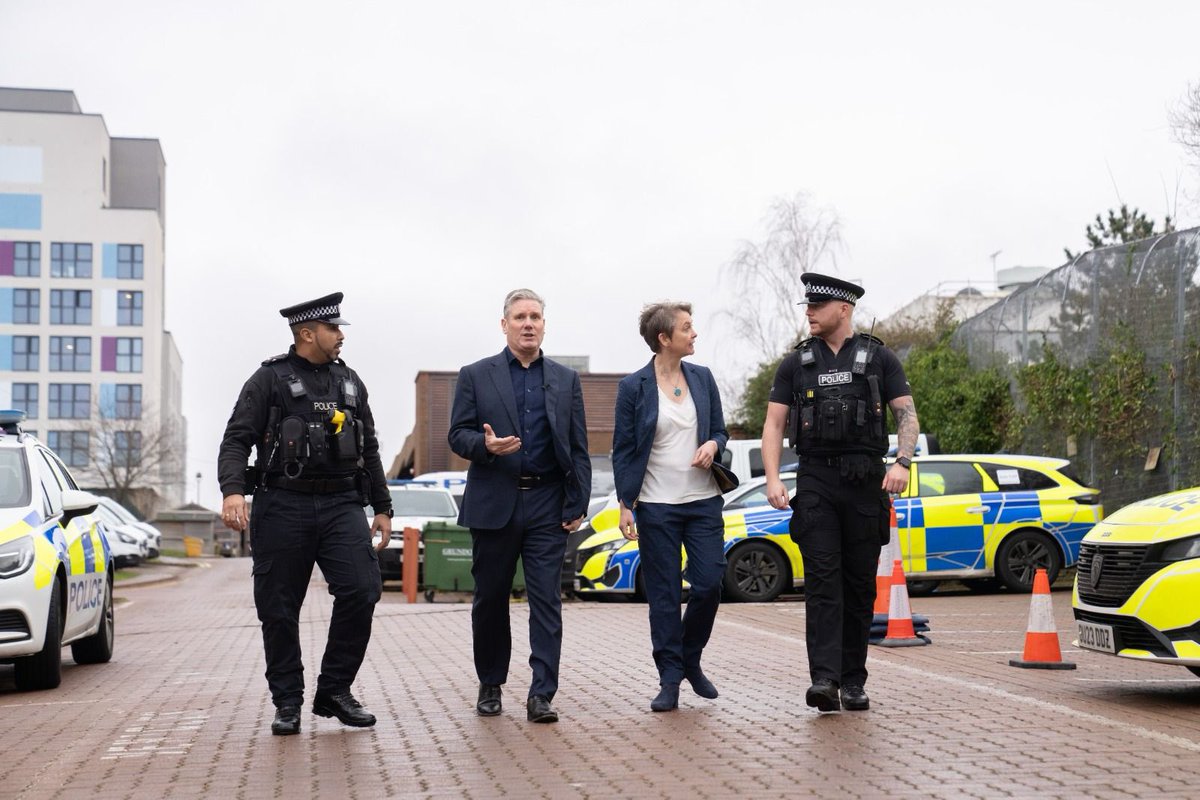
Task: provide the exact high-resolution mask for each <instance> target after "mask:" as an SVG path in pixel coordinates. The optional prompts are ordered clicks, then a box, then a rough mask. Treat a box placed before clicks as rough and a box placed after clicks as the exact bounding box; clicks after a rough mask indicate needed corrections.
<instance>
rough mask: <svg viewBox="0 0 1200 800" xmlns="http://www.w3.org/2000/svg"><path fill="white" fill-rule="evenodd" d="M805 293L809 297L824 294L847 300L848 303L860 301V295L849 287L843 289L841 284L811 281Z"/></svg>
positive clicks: (835, 298)
mask: <svg viewBox="0 0 1200 800" xmlns="http://www.w3.org/2000/svg"><path fill="white" fill-rule="evenodd" d="M805 294H806V295H807V296H809V297H811V296H812V295H824V296H826V297H832V298H833V299H834V300H845V301H846V302H847V303H855V302H858V295H856V294H855V293H854V292H852V291H850V290H849V289H843V288H841V287H839V286H822V285H820V284H817V283H810V284H809V285H808V286H807V287H806V292H805Z"/></svg>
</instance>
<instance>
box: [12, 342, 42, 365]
mask: <svg viewBox="0 0 1200 800" xmlns="http://www.w3.org/2000/svg"><path fill="white" fill-rule="evenodd" d="M12 348H13V351H12V368H13V372H37V371H38V351H39V350H40V347H39V340H38V337H36V336H14V337H13V338H12Z"/></svg>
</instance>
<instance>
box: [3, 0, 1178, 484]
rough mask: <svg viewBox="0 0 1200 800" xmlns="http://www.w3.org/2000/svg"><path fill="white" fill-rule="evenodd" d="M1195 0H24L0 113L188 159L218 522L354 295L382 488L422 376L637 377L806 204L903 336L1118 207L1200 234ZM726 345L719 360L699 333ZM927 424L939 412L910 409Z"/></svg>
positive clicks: (702, 350)
mask: <svg viewBox="0 0 1200 800" xmlns="http://www.w3.org/2000/svg"><path fill="white" fill-rule="evenodd" d="M1198 23H1200V4H1196V3H1186V2H1178V3H1145V4H1142V5H1133V4H1130V3H1128V2H1122V3H1116V2H1108V3H1098V2H1055V3H1046V2H1036V3H1034V2H1029V3H1025V2H1004V3H992V4H987V5H986V6H985V5H983V4H979V3H957V2H954V3H951V2H947V3H924V4H921V5H920V6H918V5H917V4H914V3H894V2H879V3H854V4H847V3H836V4H835V3H832V2H827V3H820V4H816V3H805V2H798V1H797V0H787V1H783V2H749V1H747V0H741V2H705V1H703V0H688V2H652V1H651V0H640V1H639V2H620V3H619V2H609V3H601V2H592V3H572V2H564V0H557V2H497V0H491V1H490V2H469V3H468V2H459V3H455V2H443V3H430V2H421V3H413V2H395V1H393V2H370V3H367V2H344V3H330V2H321V3H316V2H299V1H298V0H290V2H270V3H267V2H258V3H255V2H247V0H239V2H228V1H226V0H208V1H207V2H203V3H182V2H162V0H157V1H156V2H148V1H147V2H140V1H139V2H134V1H132V0H130V1H127V2H121V1H119V0H106V2H104V3H95V2H92V1H91V0H85V1H76V2H55V0H44V1H43V2H30V0H0V85H5V86H16V87H33V88H48V89H70V90H74V91H75V93H76V96H77V97H78V99H79V102H80V105H81V106H82V108H83V110H84V111H85V112H87V113H98V114H102V115H103V116H104V118H105V122H106V124H107V126H108V130H109V132H110V133H111V134H112V135H113V136H135V137H140V136H144V137H154V138H158V139H159V140H161V142H162V148H163V152H164V153H165V156H166V160H167V264H166V269H167V281H166V285H167V298H166V327H167V328H168V329H169V330H170V331H171V332H172V334H173V335H174V336H175V339H176V342H177V344H178V346H179V349H180V352H181V353H182V355H183V360H184V409H183V411H184V413H185V415H186V416H187V418H188V424H189V441H188V461H187V464H188V474H189V476H191V477H190V478H189V484H188V498H189V499H194V498H195V480H194V476H195V474H196V473H197V472H200V473H202V475H203V481H202V482H203V491H202V493H201V499H202V501H203V502H205V503H206V504H207V505H209V506H212V507H216V506H217V505H218V504H219V491H218V488H217V485H216V480H215V472H216V452H217V447H218V444H219V440H220V436H221V432H222V430H223V427H224V424H225V420H226V419H227V417H228V414H229V410H230V408H231V407H232V404H233V401H234V399H235V397H236V395H237V392H238V388H239V387H240V386H241V384H242V383H243V382H244V380H245V379H246V378H247V377H248V376H249V375H250V373H251V372H252V371H253V370H254V369H255V368H256V367H257V365H258V364H259V362H260V361H261V360H262V359H263V358H265V357H267V356H269V355H272V354H274V353H277V352H280V351H282V350H283V349H285V348H286V346H287V344H288V342H289V341H290V339H289V336H288V331H287V328H286V327H285V325H284V322H283V320H282V319H281V318H280V317H279V316H278V314H277V310H278V309H279V308H281V307H283V306H286V305H291V304H293V303H296V302H299V301H302V300H305V299H308V298H311V297H316V296H318V295H321V294H325V293H327V292H331V291H343V292H345V293H346V301H345V304H344V306H343V315H344V316H346V317H347V318H348V319H350V320H351V322H352V323H353V325H352V326H351V327H349V328H347V329H346V333H347V340H346V347H345V349H344V351H343V353H344V356H345V359H346V361H347V362H348V363H349V364H350V365H351V366H353V367H354V368H355V369H357V370H358V371H359V373H360V374H361V375H362V376H363V378H364V380H365V381H366V383H367V386H368V388H369V390H370V392H371V399H372V407H373V409H374V412H375V418H376V422H377V425H378V428H379V435H380V440H381V442H382V447H383V452H384V462H385V464H387V463H389V462H390V461H391V458H392V456H393V455H394V454H395V453H396V451H397V450H398V449H399V448H400V446H401V444H402V443H403V440H404V437H405V435H407V433H408V432H409V431H410V430H411V429H412V426H413V422H414V418H413V408H414V391H413V380H414V378H415V376H416V373H417V372H418V371H419V370H422V369H429V370H447V369H457V368H458V367H459V366H461V365H462V364H464V363H466V362H469V361H473V360H475V359H477V358H479V357H482V356H484V355H487V354H489V353H492V352H495V351H498V350H499V349H500V347H501V346H502V345H503V338H502V335H501V333H500V330H499V318H500V313H501V310H500V303H501V300H502V298H503V296H504V294H505V293H506V292H507V291H508V290H509V289H512V288H514V287H517V286H529V287H532V288H534V289H536V290H537V291H539V292H540V293H542V294H543V296H545V298H546V300H547V309H546V317H547V335H546V342H545V349H546V351H547V352H548V353H550V354H571V355H589V356H591V366H592V369H593V371H598V372H628V371H631V370H633V369H636V368H637V367H639V366H641V365H642V364H643V363H644V362H645V361H646V359H647V358H648V357H649V351H648V350H647V349H646V346H645V344H644V343H643V342H642V341H641V340H640V339H639V338H638V336H637V330H636V324H637V323H636V320H637V313H638V311H639V310H640V307H641V305H642V304H643V303H644V302H646V301H649V300H656V299H662V298H664V297H671V298H679V299H688V300H691V301H693V302H694V303H695V305H696V319H697V327H698V330H699V331H700V336H701V338H700V340H699V341H698V343H697V355H696V361H697V362H699V363H707V364H711V365H712V366H714V368H715V369H716V371H717V373H718V376H719V377H721V378H723V379H724V380H726V381H729V380H732V379H734V378H736V377H737V376H738V374H739V373H740V372H744V371H745V370H746V369H748V368H749V366H751V365H750V364H748V363H743V362H744V360H745V359H741V360H739V359H738V358H737V357H736V349H734V348H729V347H724V348H722V349H721V351H720V354H719V355H718V354H717V353H716V351H715V350H714V345H715V344H716V338H717V337H716V336H715V333H716V331H715V330H714V328H715V324H714V323H715V320H714V315H715V314H716V312H717V311H719V310H720V309H722V308H724V307H727V306H728V305H729V299H728V296H727V293H725V292H723V291H722V287H721V284H720V281H719V275H718V273H719V270H720V268H721V267H722V265H723V264H725V263H726V262H727V261H728V260H729V259H730V257H731V256H732V254H733V253H734V251H735V249H736V247H737V245H738V242H739V241H741V240H743V239H756V238H761V235H762V227H761V223H762V218H763V216H764V214H765V213H766V211H767V209H768V207H769V205H770V203H771V202H772V200H774V199H775V198H779V197H788V196H792V195H794V194H795V193H797V192H806V193H807V194H808V195H809V197H810V198H811V201H812V202H813V203H814V204H815V205H817V206H825V207H828V208H830V209H832V210H833V211H835V212H836V213H837V214H838V216H839V217H840V218H841V220H842V223H843V226H844V227H843V239H844V242H845V248H844V250H843V251H842V252H841V253H840V254H839V258H838V263H837V272H838V274H840V275H842V276H843V277H848V278H853V279H859V280H861V281H862V282H863V283H864V284H865V286H866V288H867V296H866V298H865V299H864V303H863V305H864V307H865V309H866V310H868V311H870V312H872V313H877V314H879V315H880V316H883V315H886V314H887V313H888V312H890V311H892V310H895V309H896V308H897V307H899V306H900V305H902V304H904V303H905V302H907V301H909V300H911V299H913V298H915V297H916V296H918V295H920V294H922V293H923V292H926V291H928V290H930V289H932V288H933V287H934V286H935V285H937V284H938V283H939V282H942V281H963V280H972V281H978V282H987V281H990V280H991V278H992V260H991V259H990V258H989V256H990V254H992V253H994V252H995V251H998V250H999V251H1002V252H1001V253H1000V255H999V256H997V258H996V264H997V266H999V267H1001V268H1004V267H1010V266H1046V267H1054V266H1058V265H1059V264H1060V263H1061V262H1062V260H1063V255H1062V249H1063V247H1064V246H1070V247H1071V248H1072V249H1080V248H1081V247H1082V246H1083V245H1084V236H1083V229H1084V226H1085V225H1086V224H1087V222H1088V221H1090V220H1091V219H1092V218H1093V216H1094V215H1095V214H1096V213H1097V212H1100V211H1103V210H1105V209H1107V208H1109V207H1112V206H1116V205H1118V204H1119V202H1120V201H1122V200H1123V201H1125V202H1127V203H1129V204H1131V205H1136V206H1138V207H1140V208H1142V209H1143V210H1144V211H1146V212H1147V213H1149V214H1150V215H1151V216H1152V217H1154V218H1155V219H1156V220H1161V218H1162V216H1163V215H1164V214H1165V213H1173V214H1175V215H1176V216H1177V217H1178V219H1179V221H1180V224H1181V227H1186V226H1191V225H1195V224H1197V219H1198V212H1197V208H1196V205H1195V203H1194V201H1193V200H1191V199H1189V196H1193V197H1194V196H1195V194H1196V179H1195V175H1196V173H1195V171H1194V170H1193V169H1192V168H1191V167H1190V166H1189V164H1188V161H1187V159H1186V157H1185V154H1184V153H1183V152H1182V151H1181V150H1180V148H1179V147H1178V146H1176V145H1175V144H1174V143H1173V142H1172V139H1171V134H1170V127H1169V125H1168V122H1167V113H1168V110H1169V109H1170V108H1172V107H1173V106H1174V105H1175V104H1176V103H1177V102H1178V100H1179V99H1180V97H1181V96H1182V95H1183V93H1184V92H1185V91H1186V89H1187V86H1188V83H1189V81H1196V80H1200V59H1198V58H1197V57H1196V55H1195V52H1196V49H1195V31H1196V30H1197V29H1200V25H1198ZM706 334H711V335H709V336H706ZM917 403H918V406H919V405H920V399H919V398H917Z"/></svg>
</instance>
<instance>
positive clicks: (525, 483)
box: [517, 475, 562, 489]
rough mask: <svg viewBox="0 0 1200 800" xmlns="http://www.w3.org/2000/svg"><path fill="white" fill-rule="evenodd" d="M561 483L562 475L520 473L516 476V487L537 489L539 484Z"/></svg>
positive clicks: (551, 484)
mask: <svg viewBox="0 0 1200 800" xmlns="http://www.w3.org/2000/svg"><path fill="white" fill-rule="evenodd" d="M556 483H562V475H520V476H518V477H517V488H518V489H537V488H538V487H540V486H553V485H554V484H556Z"/></svg>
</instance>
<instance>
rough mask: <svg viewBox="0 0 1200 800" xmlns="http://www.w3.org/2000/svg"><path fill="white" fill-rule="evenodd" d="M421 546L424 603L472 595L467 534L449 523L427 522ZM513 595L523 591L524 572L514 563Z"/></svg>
mask: <svg viewBox="0 0 1200 800" xmlns="http://www.w3.org/2000/svg"><path fill="white" fill-rule="evenodd" d="M422 541H424V543H425V577H424V583H423V585H424V588H425V599H426V600H427V601H429V602H430V603H432V602H433V598H434V597H435V596H436V595H437V593H438V592H473V591H475V579H474V578H473V577H472V576H471V531H469V530H468V529H466V528H463V527H461V526H459V525H455V524H454V523H452V522H430V523H428V524H426V525H425V530H424V532H423V533H422ZM512 590H513V593H514V594H516V593H519V592H523V591H524V590H525V571H524V569H522V566H521V561H520V560H519V559H518V560H517V574H516V575H515V576H514V577H513V587H512Z"/></svg>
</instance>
